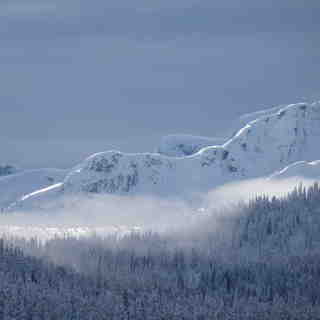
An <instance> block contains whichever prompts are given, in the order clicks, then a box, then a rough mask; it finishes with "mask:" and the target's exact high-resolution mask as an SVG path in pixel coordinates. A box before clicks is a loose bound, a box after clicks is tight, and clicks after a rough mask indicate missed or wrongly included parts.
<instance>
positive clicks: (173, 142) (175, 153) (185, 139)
mask: <svg viewBox="0 0 320 320" xmlns="http://www.w3.org/2000/svg"><path fill="white" fill-rule="evenodd" d="M283 107H285V106H276V107H273V108H270V109H265V110H260V111H257V112H252V113H247V114H244V115H242V116H241V117H239V118H237V119H235V120H233V121H231V123H230V124H229V125H228V128H227V129H225V130H224V131H223V132H220V133H219V134H218V137H203V136H194V135H188V134H173V135H168V136H164V137H162V139H161V141H160V144H159V146H158V147H157V148H156V150H155V152H156V153H160V154H162V155H165V156H168V157H185V156H190V155H192V154H195V153H197V152H199V151H200V150H201V149H203V148H206V147H211V146H216V145H222V144H224V143H225V142H227V141H228V140H229V139H230V138H232V137H233V136H235V135H236V133H237V132H238V131H239V130H240V129H241V128H243V127H244V126H246V125H247V124H248V123H249V122H251V121H253V120H256V119H258V118H261V117H266V116H269V115H272V114H274V113H277V112H278V111H279V110H280V109H282V108H283Z"/></svg>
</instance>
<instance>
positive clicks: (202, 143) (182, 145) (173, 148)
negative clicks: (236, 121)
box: [156, 134, 227, 157]
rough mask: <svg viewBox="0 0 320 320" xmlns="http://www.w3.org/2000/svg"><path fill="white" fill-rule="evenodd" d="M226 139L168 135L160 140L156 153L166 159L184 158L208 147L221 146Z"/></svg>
mask: <svg viewBox="0 0 320 320" xmlns="http://www.w3.org/2000/svg"><path fill="white" fill-rule="evenodd" d="M226 140H227V139H226V138H208V137H201V136H192V135H186V134H176V135H168V136H165V137H163V138H162V139H161V142H160V145H159V147H158V148H157V149H156V153H160V154H162V155H165V156H168V157H185V156H190V155H192V154H195V153H197V152H199V151H200V150H201V149H203V148H205V147H209V146H216V145H221V144H223V143H224V142H226Z"/></svg>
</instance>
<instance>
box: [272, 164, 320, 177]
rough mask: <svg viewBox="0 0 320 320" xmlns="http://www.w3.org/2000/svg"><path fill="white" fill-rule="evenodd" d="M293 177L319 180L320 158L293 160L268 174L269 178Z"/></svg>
mask: <svg viewBox="0 0 320 320" xmlns="http://www.w3.org/2000/svg"><path fill="white" fill-rule="evenodd" d="M295 177H298V178H299V177H301V178H304V179H311V180H316V181H320V160H316V161H311V162H307V161H298V162H295V163H293V164H291V165H289V166H287V167H285V168H284V169H282V170H280V171H277V172H275V173H273V174H272V175H271V176H270V179H286V178H295Z"/></svg>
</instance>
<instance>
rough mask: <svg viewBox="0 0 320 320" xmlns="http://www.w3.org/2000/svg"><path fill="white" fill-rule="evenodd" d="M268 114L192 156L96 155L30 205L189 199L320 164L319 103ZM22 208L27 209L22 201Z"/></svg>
mask: <svg viewBox="0 0 320 320" xmlns="http://www.w3.org/2000/svg"><path fill="white" fill-rule="evenodd" d="M272 111H275V112H274V113H273V112H270V113H269V112H266V113H265V114H263V115H262V116H261V117H258V118H257V119H255V120H253V121H250V122H249V123H247V124H246V125H245V126H244V127H243V128H242V129H240V130H239V131H238V132H237V133H236V134H235V135H234V136H233V137H232V138H231V139H229V140H228V141H227V142H225V143H224V144H222V145H218V146H209V147H205V148H203V149H201V150H200V151H198V152H197V153H195V154H193V155H191V156H185V157H180V158H176V157H168V156H165V155H162V154H159V153H154V154H151V153H138V154H126V153H121V152H118V151H107V152H101V153H98V154H94V155H92V156H91V157H89V158H87V159H86V160H84V161H83V162H82V163H80V164H79V165H78V166H76V167H75V168H73V169H72V170H71V171H70V172H69V174H68V175H67V176H66V178H65V179H64V181H63V182H62V184H61V185H59V186H57V187H56V188H54V191H53V190H50V191H44V192H38V193H37V194H36V195H35V196H33V197H32V196H31V197H28V198H27V200H26V202H30V201H34V200H35V201H38V200H39V201H41V199H42V198H46V199H47V197H48V192H49V193H50V194H52V195H53V196H56V195H61V194H64V195H66V194H77V193H98V194H105V193H106V194H120V195H125V194H131V195H134V194H151V195H159V196H174V197H176V196H178V197H180V196H186V195H190V194H192V193H194V192H203V191H208V190H210V189H212V188H214V187H216V186H219V185H221V184H224V183H227V182H230V181H236V180H241V179H250V178H256V177H264V176H269V175H271V174H272V173H273V172H275V171H279V170H281V169H282V168H284V167H287V166H289V165H290V164H293V163H295V162H297V161H312V160H314V159H320V149H319V148H318V147H317V146H318V145H319V141H320V103H319V102H315V103H312V104H306V103H298V104H292V105H288V106H286V107H283V108H280V109H279V110H278V109H276V110H272ZM21 205H22V206H23V205H24V201H22V203H21Z"/></svg>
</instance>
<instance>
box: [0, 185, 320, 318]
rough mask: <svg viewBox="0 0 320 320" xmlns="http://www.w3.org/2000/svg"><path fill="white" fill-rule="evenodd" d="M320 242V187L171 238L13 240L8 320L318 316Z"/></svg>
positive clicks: (2, 276) (7, 264)
mask: <svg viewBox="0 0 320 320" xmlns="http://www.w3.org/2000/svg"><path fill="white" fill-rule="evenodd" d="M319 242H320V188H319V185H318V184H315V185H314V186H312V187H310V188H309V189H307V190H306V189H304V188H303V187H302V186H301V187H299V188H297V189H296V190H294V191H293V192H291V193H290V194H288V196H287V197H285V198H282V199H278V198H271V199H270V198H268V197H259V198H256V199H254V200H252V201H251V202H250V203H248V204H241V205H240V204H239V206H238V207H237V208H232V209H225V210H222V211H221V212H212V215H211V216H210V217H208V218H205V219H204V220H202V222H200V223H199V225H197V227H190V229H187V230H186V229H185V230H177V231H176V232H170V233H169V232H168V233H166V234H155V233H145V234H141V233H140V234H139V233H135V234H131V235H128V236H125V237H122V238H120V239H119V238H118V237H117V236H116V235H115V236H109V237H107V238H105V239H102V238H99V237H91V238H89V239H75V238H65V239H59V238H56V239H53V240H50V241H48V242H46V243H41V242H39V241H37V240H36V239H33V240H30V241H29V240H25V239H8V238H6V239H3V240H2V241H1V245H0V283H1V286H0V319H11V320H13V319H15V320H20V319H25V320H27V319H30V320H31V319H46V320H48V319H59V320H60V319H81V320H83V319H95V320H97V319H117V320H119V319H131V320H138V319H139V320H140V319H141V320H142V319H166V320H167V319H177V320H178V319H179V320H181V319H197V320H200V319H203V320H205V319H299V320H300V319H318V318H319V314H320V307H319V303H320V291H319V289H318V283H319V281H320V249H319V248H320V247H319Z"/></svg>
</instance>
